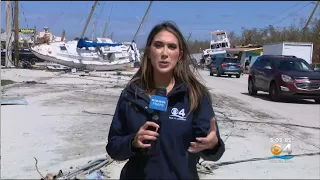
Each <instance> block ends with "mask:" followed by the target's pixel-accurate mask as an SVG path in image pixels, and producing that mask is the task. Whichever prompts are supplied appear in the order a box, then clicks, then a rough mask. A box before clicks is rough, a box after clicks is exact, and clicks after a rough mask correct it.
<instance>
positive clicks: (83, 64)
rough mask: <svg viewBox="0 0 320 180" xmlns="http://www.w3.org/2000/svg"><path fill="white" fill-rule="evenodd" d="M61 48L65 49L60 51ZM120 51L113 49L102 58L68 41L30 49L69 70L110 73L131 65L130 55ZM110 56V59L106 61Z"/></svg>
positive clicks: (38, 55) (92, 51)
mask: <svg viewBox="0 0 320 180" xmlns="http://www.w3.org/2000/svg"><path fill="white" fill-rule="evenodd" d="M61 46H65V47H66V49H65V50H60V47H61ZM122 49H123V47H122ZM122 49H120V48H118V49H117V47H116V48H113V49H111V50H110V51H107V52H106V53H105V54H104V57H102V56H101V55H98V52H97V51H96V50H95V49H94V48H89V49H87V50H86V49H78V48H77V47H76V42H75V41H70V42H53V43H50V44H41V45H37V46H35V47H32V48H31V52H32V53H33V54H34V55H35V56H37V57H38V58H40V59H43V60H45V61H48V62H53V63H57V64H60V65H64V66H68V67H71V68H77V69H87V70H96V71H110V70H116V69H120V68H122V67H124V66H132V65H133V61H132V59H131V58H130V55H129V54H128V53H127V52H125V51H123V50H122ZM110 54H112V58H111V59H108V58H109V57H107V56H109V55H110Z"/></svg>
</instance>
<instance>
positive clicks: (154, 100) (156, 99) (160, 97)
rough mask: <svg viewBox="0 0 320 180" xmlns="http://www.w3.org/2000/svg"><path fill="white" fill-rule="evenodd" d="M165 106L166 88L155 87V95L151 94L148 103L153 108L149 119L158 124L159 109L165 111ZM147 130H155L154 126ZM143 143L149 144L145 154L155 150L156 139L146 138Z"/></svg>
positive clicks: (166, 102)
mask: <svg viewBox="0 0 320 180" xmlns="http://www.w3.org/2000/svg"><path fill="white" fill-rule="evenodd" d="M167 106H168V99H167V89H166V88H158V89H156V92H155V95H152V96H151V99H150V103H149V108H150V109H153V110H154V112H153V114H152V118H151V120H150V121H153V122H155V123H157V124H158V125H159V126H160V122H159V116H160V111H166V110H167ZM147 130H151V131H156V128H155V127H153V126H149V127H148V129H147ZM143 143H144V144H151V146H150V147H148V148H145V152H144V153H145V154H147V155H151V154H153V153H154V152H155V150H156V145H157V140H146V141H145V142H143Z"/></svg>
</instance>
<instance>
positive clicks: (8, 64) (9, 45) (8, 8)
mask: <svg viewBox="0 0 320 180" xmlns="http://www.w3.org/2000/svg"><path fill="white" fill-rule="evenodd" d="M11 3H12V2H11V1H6V58H5V67H14V66H13V61H12V41H13V39H12V7H11Z"/></svg>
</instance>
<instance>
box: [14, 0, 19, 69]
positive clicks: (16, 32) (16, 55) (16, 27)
mask: <svg viewBox="0 0 320 180" xmlns="http://www.w3.org/2000/svg"><path fill="white" fill-rule="evenodd" d="M14 46H15V47H14V65H15V66H16V67H17V66H18V65H19V2H18V1H14Z"/></svg>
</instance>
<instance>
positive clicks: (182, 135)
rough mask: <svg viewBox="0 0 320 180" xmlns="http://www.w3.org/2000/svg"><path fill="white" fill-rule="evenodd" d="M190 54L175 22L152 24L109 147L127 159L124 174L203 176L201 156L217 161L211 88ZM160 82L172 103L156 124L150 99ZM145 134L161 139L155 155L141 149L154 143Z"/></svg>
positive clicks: (219, 148)
mask: <svg viewBox="0 0 320 180" xmlns="http://www.w3.org/2000/svg"><path fill="white" fill-rule="evenodd" d="M190 59H191V58H190V54H189V52H188V48H187V45H186V42H185V40H184V38H183V35H182V34H181V32H180V31H179V29H178V28H177V27H176V26H175V25H174V24H173V23H171V22H163V23H161V24H158V25H156V26H155V27H154V28H153V29H152V30H151V32H150V34H149V37H148V39H147V43H146V47H145V50H144V56H143V60H142V64H141V67H140V69H139V70H138V71H137V73H136V74H135V75H134V76H133V78H132V79H131V81H130V82H129V83H128V85H127V87H126V88H125V89H124V90H123V91H122V93H121V96H120V98H119V101H118V104H117V107H116V110H115V115H114V118H113V120H112V123H111V126H110V130H109V135H108V144H107V146H106V150H107V153H108V154H109V155H110V157H111V158H113V159H115V160H126V159H129V161H128V162H127V163H126V165H125V166H124V168H123V169H122V171H121V175H120V179H199V177H198V174H197V169H196V164H197V161H198V159H199V156H201V157H202V158H204V159H207V160H213V161H217V160H219V159H220V158H221V156H222V154H223V153H224V151H225V148H224V143H223V141H222V140H221V138H220V135H219V129H218V126H217V122H216V120H215V114H214V111H213V108H212V105H211V104H212V103H211V96H210V93H209V91H208V90H207V88H206V87H205V86H204V85H203V84H201V83H200V82H199V81H198V80H197V78H196V76H195V74H194V73H195V71H192V70H191V68H190V65H191V63H190ZM159 87H166V89H167V99H168V107H167V111H166V112H161V113H160V117H159V122H160V124H157V123H155V122H151V121H148V120H150V118H151V114H152V112H153V110H152V109H150V108H148V107H149V106H148V105H149V101H150V96H151V95H153V94H154V92H155V89H156V88H159ZM149 126H152V127H154V128H156V129H157V130H156V131H151V130H148V127H149ZM145 140H157V144H156V151H155V153H154V154H153V155H152V156H148V155H146V154H145V153H143V152H144V151H142V150H143V149H145V148H148V147H149V146H150V144H145V143H144V141H145Z"/></svg>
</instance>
